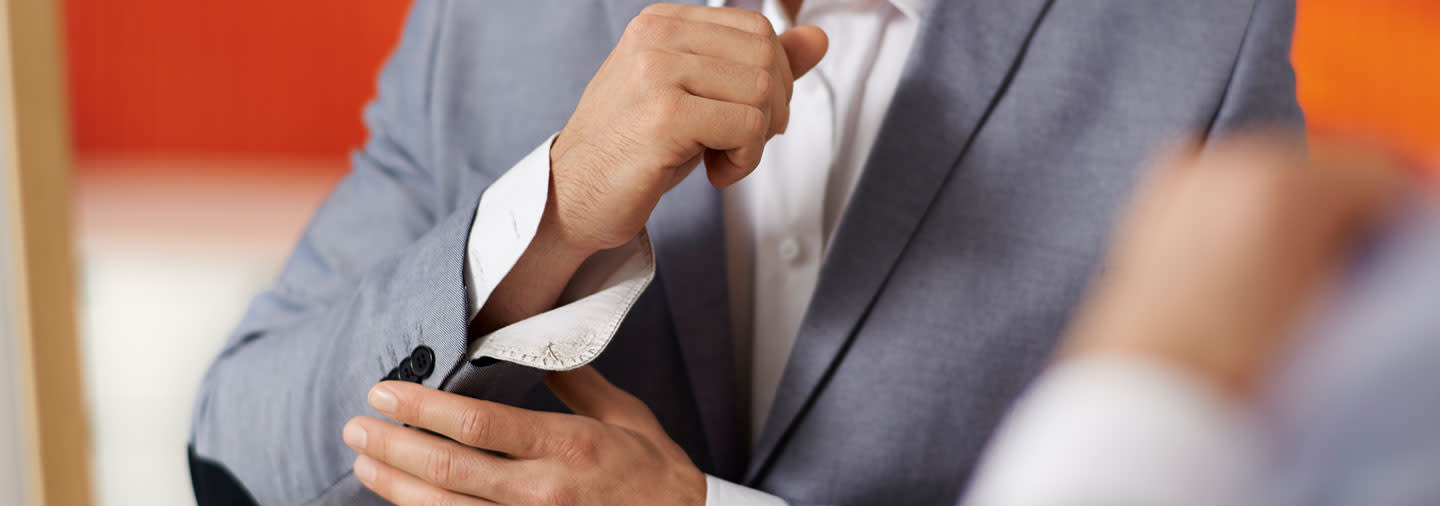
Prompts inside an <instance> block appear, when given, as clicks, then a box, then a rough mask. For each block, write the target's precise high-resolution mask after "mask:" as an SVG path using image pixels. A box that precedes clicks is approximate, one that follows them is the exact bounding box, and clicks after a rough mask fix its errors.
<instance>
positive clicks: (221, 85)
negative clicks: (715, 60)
mask: <svg viewBox="0 0 1440 506" xmlns="http://www.w3.org/2000/svg"><path fill="white" fill-rule="evenodd" d="M516 1H524V0H516ZM1197 1H1203V0H1197ZM407 5H408V2H407V1H406V0H361V1H354V0H348V1H342V0H300V1H296V0H244V1H241V2H209V1H203V0H201V1H197V0H68V5H67V11H68V12H67V14H68V26H67V29H68V35H67V38H68V42H69V48H70V54H71V61H70V83H71V84H70V86H71V99H72V114H73V115H74V128H75V136H76V139H75V142H76V147H77V149H78V150H79V151H80V152H81V153H82V154H86V153H137V152H138V153H152V152H166V153H192V154H193V153H199V154H217V153H219V154H230V153H248V154H266V155H298V156H319V157H336V158H339V157H341V156H343V155H344V154H345V153H346V152H347V151H348V150H349V149H351V148H352V147H354V146H356V145H358V144H359V143H360V142H361V141H362V140H363V138H364V129H363V127H362V125H361V122H360V108H361V106H362V105H363V104H364V102H365V101H366V100H367V99H368V98H369V97H370V96H371V95H372V94H373V93H374V80H375V72H376V71H377V70H378V68H379V65H380V63H381V61H382V60H383V59H384V57H385V55H386V54H387V53H388V51H389V49H390V47H391V46H392V44H393V43H394V41H395V38H396V36H397V34H398V31H399V28H400V22H401V19H402V18H403V15H404V10H405V8H406V6H407ZM1295 63H1296V66H1297V69H1298V70H1299V73H1300V97H1301V101H1302V103H1303V104H1304V106H1305V108H1306V110H1307V112H1308V113H1309V115H1310V119H1311V122H1312V124H1314V125H1316V126H1320V127H1323V126H1336V125H1345V126H1350V127H1356V126H1358V127H1362V128H1364V129H1367V130H1373V131H1380V132H1383V133H1386V134H1388V135H1391V136H1394V137H1396V138H1399V139H1402V140H1403V141H1404V142H1406V143H1407V144H1409V145H1411V146H1415V147H1417V148H1418V149H1426V150H1428V152H1429V154H1430V155H1431V156H1436V157H1437V158H1440V1H1437V0H1300V23H1299V27H1298V28H1297V34H1296V44H1295Z"/></svg>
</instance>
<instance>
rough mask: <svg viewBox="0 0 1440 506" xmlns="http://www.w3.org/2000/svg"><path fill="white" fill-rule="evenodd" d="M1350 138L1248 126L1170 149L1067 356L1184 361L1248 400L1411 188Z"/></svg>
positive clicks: (1140, 195)
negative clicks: (1201, 146)
mask: <svg viewBox="0 0 1440 506" xmlns="http://www.w3.org/2000/svg"><path fill="white" fill-rule="evenodd" d="M1400 165H1401V164H1400V163H1399V162H1398V161H1397V159H1396V158H1394V157H1391V156H1389V155H1388V154H1386V153H1385V152H1383V151H1380V150H1376V149H1372V148H1367V147H1362V146H1359V145H1354V144H1338V143H1319V144H1315V145H1313V146H1312V149H1311V150H1310V153H1308V155H1307V153H1306V152H1305V150H1304V148H1303V146H1301V145H1299V144H1298V143H1294V142H1288V141H1286V140H1284V139H1281V138H1275V137H1265V136H1253V137H1246V138H1237V139H1233V140H1228V141H1221V142H1214V143H1211V145H1210V147H1208V148H1207V149H1206V150H1205V151H1203V152H1201V151H1197V150H1196V148H1194V147H1189V148H1181V149H1176V150H1174V151H1173V152H1171V153H1170V154H1169V155H1167V156H1166V157H1164V158H1163V160H1162V161H1160V162H1159V163H1158V164H1157V166H1156V167H1155V169H1154V172H1153V174H1152V175H1151V176H1150V177H1149V179H1148V180H1147V181H1146V182H1145V183H1143V184H1142V186H1141V188H1140V189H1139V191H1138V192H1137V194H1136V197H1135V200H1134V202H1133V203H1132V207H1131V209H1130V211H1129V214H1128V215H1127V217H1126V218H1125V219H1124V221H1123V222H1122V223H1121V225H1120V228H1119V230H1118V232H1117V236H1116V237H1115V239H1114V242H1113V244H1112V249H1111V252H1110V258H1109V262H1108V263H1109V270H1108V271H1107V272H1105V274H1104V275H1103V276H1102V277H1101V278H1100V280H1099V281H1098V282H1097V283H1096V284H1095V286H1093V287H1092V289H1091V293H1090V296H1089V297H1088V298H1087V300H1086V302H1085V304H1084V305H1083V306H1082V307H1081V309H1080V312H1079V313H1078V317H1077V319H1076V320H1075V323H1074V324H1073V325H1072V327H1071V330H1070V335H1069V336H1068V338H1067V344H1066V346H1065V349H1064V350H1063V351H1062V355H1061V356H1062V359H1063V357H1067V356H1081V355H1087V354H1097V353H1109V354H1126V355H1131V356H1134V355H1139V356H1142V357H1146V358H1151V359H1157V360H1161V361H1164V362H1166V363H1169V364H1171V365H1174V366H1178V367H1180V368H1182V369H1184V370H1186V371H1187V372H1190V373H1193V374H1196V375H1198V376H1199V377H1200V378H1202V379H1203V380H1205V381H1206V382H1208V383H1210V384H1212V385H1214V386H1216V387H1218V388H1219V389H1220V390H1221V391H1222V392H1225V393H1226V394H1228V395H1230V396H1232V397H1238V398H1244V397H1246V396H1248V395H1250V394H1251V393H1252V392H1253V389H1254V387H1255V383H1256V381H1257V378H1259V377H1260V376H1261V375H1263V373H1264V372H1265V371H1266V369H1267V366H1268V365H1269V364H1270V362H1271V360H1272V359H1273V358H1274V356H1275V355H1276V353H1277V351H1279V350H1280V349H1282V345H1283V344H1284V343H1285V338H1286V337H1288V336H1289V335H1291V334H1292V333H1293V332H1292V331H1293V328H1292V327H1293V326H1294V325H1295V324H1296V320H1297V319H1298V317H1299V316H1301V314H1302V313H1303V312H1304V310H1305V309H1306V308H1307V307H1309V306H1310V304H1311V303H1313V302H1314V301H1315V300H1316V299H1317V296H1318V295H1319V294H1320V293H1322V292H1323V289H1324V288H1325V286H1326V284H1327V283H1328V282H1329V280H1330V279H1331V278H1333V277H1334V276H1333V275H1334V274H1335V273H1336V272H1337V271H1338V270H1340V269H1342V268H1343V267H1345V265H1346V263H1347V260H1348V259H1349V258H1350V257H1351V256H1352V254H1353V253H1354V252H1355V250H1356V249H1357V246H1358V245H1359V244H1360V243H1361V242H1362V239H1363V238H1364V237H1365V236H1366V235H1367V232H1368V231H1370V229H1371V228H1372V226H1373V225H1374V224H1376V223H1377V222H1379V221H1380V219H1381V218H1383V217H1384V215H1385V214H1387V211H1388V210H1389V209H1390V208H1391V207H1392V203H1393V202H1394V201H1395V200H1396V197H1397V196H1398V194H1399V190H1400V189H1401V188H1402V187H1403V183H1402V181H1403V177H1402V176H1401V171H1400V170H1399V168H1400Z"/></svg>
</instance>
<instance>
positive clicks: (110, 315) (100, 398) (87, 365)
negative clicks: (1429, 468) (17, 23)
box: [61, 0, 1440, 505]
mask: <svg viewBox="0 0 1440 506" xmlns="http://www.w3.org/2000/svg"><path fill="white" fill-rule="evenodd" d="M408 4H409V2H408V1H404V0H371V1H366V2H353V1H345V2H342V1H339V0H310V1H306V2H293V1H281V0H249V1H247V2H213V3H212V2H195V1H192V0H126V1H116V0H66V1H64V2H62V3H61V5H62V6H63V10H62V16H63V30H64V39H65V45H66V47H67V51H68V60H67V68H66V70H67V72H68V80H69V81H68V82H69V85H68V86H69V89H68V96H69V104H70V105H69V107H70V110H69V114H70V119H71V132H72V134H73V139H72V145H73V157H74V166H75V171H74V176H73V184H74V197H75V198H74V201H73V204H74V206H75V207H74V216H75V221H76V233H77V236H76V237H75V244H76V248H77V250H78V260H79V276H80V280H79V281H80V290H81V292H80V293H81V305H80V311H81V318H82V321H81V329H80V342H79V345H80V354H81V356H82V358H83V364H82V370H83V377H84V381H83V389H84V392H85V395H86V403H87V408H88V410H89V413H90V416H91V421H90V430H91V433H92V439H91V446H90V451H91V465H92V474H93V477H94V480H95V481H94V490H93V492H94V496H95V500H96V503H97V504H103V505H134V504H146V505H183V504H193V500H192V499H191V496H190V486H189V477H188V471H187V467H186V462H185V439H186V435H187V431H188V425H189V416H190V412H189V410H190V405H191V401H192V397H193V395H194V392H195V388H196V385H197V384H198V382H199V380H200V377H201V375H202V373H203V371H204V368H205V366H206V365H207V362H208V361H209V359H210V358H211V357H212V356H213V354H214V353H216V352H217V350H218V349H219V346H220V344H221V342H222V340H223V339H224V337H225V335H226V333H227V332H228V331H229V329H230V327H231V325H233V324H234V323H235V322H236V321H237V320H238V318H239V317H240V314H241V312H242V311H243V310H244V309H245V306H246V303H247V301H248V299H249V298H250V297H251V296H252V295H253V294H254V293H255V292H257V291H259V290H261V289H262V288H264V287H265V286H266V285H267V284H268V283H269V282H270V280H271V279H273V278H274V276H275V275H276V274H277V272H278V270H279V268H280V267H281V264H282V262H283V260H284V258H285V255H286V253H287V251H288V250H289V248H290V247H291V245H292V243H293V242H294V241H295V239H296V238H297V237H298V235H299V233H300V231H301V228H302V227H303V226H304V222H305V220H306V218H307V217H308V215H309V214H310V213H311V212H312V211H313V210H314V208H315V207H316V206H317V205H318V204H319V202H320V201H321V200H322V199H323V198H324V197H325V195H326V193H327V192H328V190H329V188H330V187H331V186H332V185H333V184H334V183H335V182H336V181H337V180H338V179H339V178H340V177H342V176H343V174H344V172H345V171H346V167H347V156H348V153H349V151H350V150H352V149H354V148H356V147H357V146H359V145H360V143H361V142H362V141H363V139H364V134H365V132H364V128H363V126H362V124H361V116H360V113H361V108H362V106H363V104H364V103H365V101H366V100H368V99H369V98H370V97H371V96H372V95H373V93H374V76H375V74H376V72H377V71H378V69H379V66H380V64H381V63H382V61H383V60H384V58H385V55H386V54H387V52H388V51H389V49H390V48H391V47H392V45H393V43H394V41H395V39H396V37H397V35H398V33H399V28H400V23H401V21H402V19H403V16H404V12H405V10H406V8H407V7H408ZM1299 4H1300V12H1299V24H1298V27H1297V31H1296V38H1295V49H1294V55H1293V56H1294V62H1295V65H1296V68H1297V70H1298V73H1299V78H1300V81H1299V86H1300V88H1299V90H1300V97H1301V101H1302V105H1303V106H1304V107H1305V109H1306V112H1307V114H1308V116H1309V119H1310V122H1311V125H1312V127H1313V128H1315V129H1317V130H1327V129H1333V128H1335V127H1336V126H1337V125H1346V128H1347V130H1354V129H1356V128H1361V129H1364V130H1366V131H1373V132H1378V133H1383V134H1385V135H1387V136H1389V137H1392V138H1394V139H1398V140H1399V141H1400V142H1402V143H1403V144H1405V145H1406V146H1408V147H1409V148H1410V149H1412V150H1414V151H1415V152H1417V153H1420V154H1421V155H1422V156H1425V157H1429V158H1430V159H1432V160H1436V161H1440V114H1437V113H1440V91H1437V90H1440V64H1437V63H1436V52H1437V50H1440V2H1437V1H1435V0H1369V1H1359V0H1299Z"/></svg>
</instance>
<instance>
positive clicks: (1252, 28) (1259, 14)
mask: <svg viewBox="0 0 1440 506" xmlns="http://www.w3.org/2000/svg"><path fill="white" fill-rule="evenodd" d="M1294 32H1295V0H1256V1H1255V5H1254V7H1253V8H1252V10H1251V14H1250V21H1249V26H1247V27H1246V29H1245V40H1243V41H1242V42H1241V44H1240V49H1239V52H1238V53H1237V54H1236V57H1235V68H1234V70H1233V71H1232V72H1231V74H1230V82H1229V85H1228V86H1227V87H1226V90H1225V95H1224V98H1223V99H1222V100H1221V103H1220V107H1219V108H1218V109H1217V110H1216V111H1215V116H1214V120H1213V121H1212V122H1211V124H1210V129H1209V134H1210V135H1211V136H1212V137H1213V136H1215V135H1225V134H1230V133H1235V132H1237V131H1245V130H1247V129H1254V128H1279V129H1283V130H1287V131H1296V132H1299V131H1301V130H1303V128H1304V126H1305V117H1304V114H1303V113H1302V112H1301V110H1300V103H1299V101H1298V100H1297V98H1296V96H1295V69H1294V67H1293V66H1292V65H1291V63H1290V41H1291V38H1292V37H1293V36H1294Z"/></svg>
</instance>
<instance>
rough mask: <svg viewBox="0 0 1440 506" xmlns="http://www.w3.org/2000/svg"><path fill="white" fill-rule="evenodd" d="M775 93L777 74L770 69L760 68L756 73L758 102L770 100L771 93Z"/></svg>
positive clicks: (756, 97)
mask: <svg viewBox="0 0 1440 506" xmlns="http://www.w3.org/2000/svg"><path fill="white" fill-rule="evenodd" d="M773 93H775V74H771V73H770V71H769V70H768V69H758V71H757V72H756V73H755V96H754V100H755V101H756V102H757V103H765V102H767V101H769V100H770V95H771V94H773Z"/></svg>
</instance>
